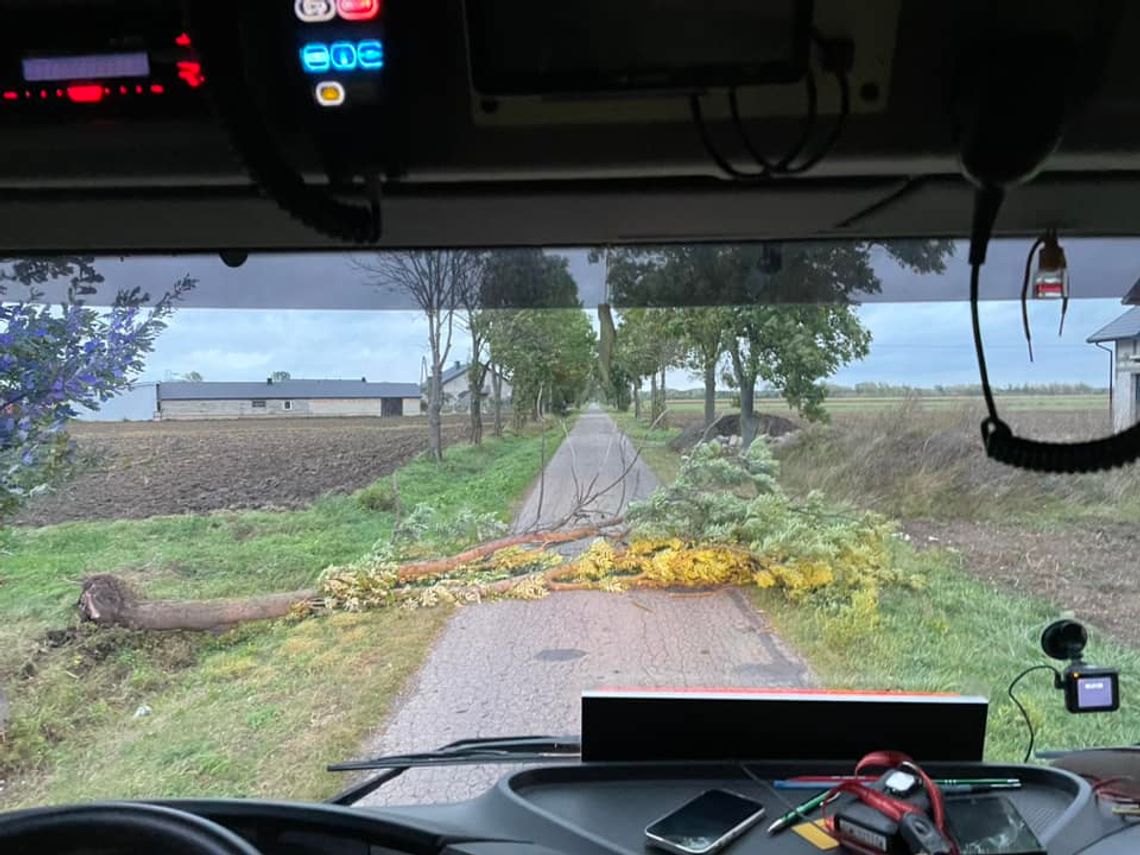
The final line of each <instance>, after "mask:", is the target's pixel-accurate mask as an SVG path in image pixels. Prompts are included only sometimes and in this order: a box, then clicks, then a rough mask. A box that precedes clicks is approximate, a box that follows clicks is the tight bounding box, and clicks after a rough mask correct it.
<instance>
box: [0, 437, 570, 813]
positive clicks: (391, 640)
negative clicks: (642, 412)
mask: <svg viewBox="0 0 1140 855" xmlns="http://www.w3.org/2000/svg"><path fill="white" fill-rule="evenodd" d="M562 436H563V434H562V431H561V429H553V430H548V431H547V433H546V441H545V444H546V457H547V459H549V458H550V456H551V455H552V454H553V453H554V451H555V450H556V449H557V446H558V443H559V441H560V440H561V438H562ZM541 442H542V440H541V438H540V437H539V436H538V435H536V434H535V433H534V432H533V431H528V432H526V433H525V434H524V435H511V436H507V437H505V438H503V439H501V440H494V439H489V440H487V441H486V442H485V443H484V445H483V446H482V447H479V448H475V447H471V446H460V447H454V448H450V449H448V452H447V456H446V459H445V461H444V463H443V464H442V465H436V464H435V463H433V462H431V461H430V460H428V459H424V458H421V459H417V460H415V461H413V462H411V463H410V464H408V465H406V466H404V467H403V468H402V469H401V470H400V471H399V473H398V477H397V478H396V484H398V495H399V504H400V506H401V508H402V509H403V512H404V513H407V512H408V511H410V510H411V509H412V508H414V507H415V505H416V504H419V503H421V502H423V503H427V504H429V505H430V506H431V507H433V508H434V509H435V510H436V511H437V513H438V515H439V518H441V519H443V520H446V519H447V518H448V517H450V516H453V515H455V514H456V513H457V512H459V511H460V510H465V509H469V510H471V511H474V512H477V513H492V514H495V515H497V516H498V517H499V518H500V519H501V520H503V521H504V522H506V521H509V520H510V518H511V517H512V516H513V513H514V510H515V507H516V505H517V504H518V502H519V501H521V498H522V496H523V494H524V493H525V491H526V489H527V487H528V486H529V485H530V484H531V483H532V481H533V480H534V478H535V477H536V476H537V474H538V470H539V460H540V456H539V449H540V445H541ZM386 480H388V479H386ZM390 483H391V482H390V481H389V484H390ZM382 489H386V488H379V487H377V485H373V486H372V487H370V488H366V489H365V490H364V491H361V492H360V493H358V494H354V495H351V496H329V497H326V498H323V499H321V500H319V501H317V502H316V503H315V504H314V505H313V506H312V507H310V508H308V509H306V510H300V511H280V512H276V511H249V512H235V513H213V514H207V515H199V516H189V515H188V516H177V517H161V518H152V519H149V520H131V521H117V522H98V523H70V524H65V525H58V526H51V527H46V528H41V529H10V530H7V531H4V532H3V533H2V538H0V550H3V553H2V554H3V562H2V564H0V616H2V617H3V622H2V624H0V682H2V684H3V685H4V687H5V689H6V691H7V693H8V697H9V701H10V703H11V706H12V721H11V724H10V727H9V729H8V732H7V733H6V734H5V738H4V740H3V741H2V742H0V779H3V778H5V777H7V778H8V784H7V785H6V786H5V787H4V789H3V791H2V792H0V802H2V803H5V804H16V803H33V802H36V801H43V800H45V799H46V800H58V801H66V800H72V799H75V798H86V797H89V796H95V795H101V796H128V795H143V794H156V795H157V794H163V795H177V794H187V795H188V794H198V793H202V794H228V795H237V794H255V793H256V794H263V795H265V794H273V795H277V796H280V797H291V798H315V797H318V796H321V795H327V794H328V792H329V790H330V788H331V787H332V786H333V785H334V784H335V783H336V782H334V781H332V779H331V778H329V777H328V776H324V775H323V773H319V770H320V768H321V764H322V763H324V762H327V761H328V760H330V759H335V758H336V757H337V756H340V755H343V754H347V753H351V752H352V751H353V750H355V748H356V747H357V743H358V742H359V740H360V738H361V737H362V736H363V734H364V733H365V732H367V730H368V729H369V728H370V727H374V726H376V725H377V724H378V723H379V722H380V719H381V716H382V714H383V712H384V711H385V710H386V708H387V698H389V697H390V696H391V694H392V693H393V692H394V691H395V690H396V689H398V687H399V686H400V684H401V682H402V681H403V679H404V678H405V677H406V676H407V675H408V674H409V673H411V671H412V670H414V668H415V666H416V665H417V664H418V663H419V661H420V660H421V658H422V656H423V655H424V652H425V651H426V648H427V645H428V644H429V643H430V640H431V638H432V637H433V635H434V632H435V631H436V629H437V628H438V627H439V626H440V625H441V623H442V621H443V620H444V619H445V611H446V610H444V611H438V612H437V611H433V612H431V613H430V614H428V613H424V614H422V615H420V614H418V613H417V614H414V615H413V614H410V613H405V612H396V611H392V612H381V613H377V614H370V615H360V616H347V615H334V616H330V617H325V618H315V619H312V620H309V621H305V622H303V623H300V624H291V623H289V622H276V623H266V624H251V625H249V626H248V627H246V628H242V629H240V630H238V631H237V632H235V633H230V634H227V635H224V636H221V637H219V638H214V637H212V636H206V635H203V634H197V635H196V634H189V633H158V634H146V633H135V632H130V631H127V630H120V629H110V630H107V629H98V630H97V629H93V628H91V627H89V626H86V627H85V626H79V627H75V620H76V619H75V612H74V605H75V601H76V599H77V596H78V591H79V583H80V581H81V580H82V578H83V577H84V576H85V575H87V574H89V573H95V572H110V573H115V574H117V575H119V576H121V577H122V578H124V579H126V580H127V581H129V582H130V583H131V585H132V586H133V587H134V588H135V589H136V590H137V591H138V592H139V593H140V594H142V595H143V596H146V597H149V598H172V599H196V598H212V597H225V596H242V595H248V594H256V593H267V592H274V591H288V590H295V589H299V588H303V587H307V586H310V585H311V584H312V583H313V582H314V581H315V580H316V577H317V575H318V574H319V573H320V571H321V570H322V569H324V568H325V567H326V566H328V565H330V564H336V563H344V562H348V561H352V560H354V559H356V558H359V557H361V556H362V555H363V554H366V553H367V552H368V551H369V550H370V549H371V548H372V546H373V544H374V543H376V542H377V541H378V540H381V539H384V538H387V537H388V536H389V535H390V534H391V531H392V528H393V526H394V524H395V520H396V510H395V508H393V509H392V510H387V511H377V510H372V509H370V508H375V507H377V503H376V502H375V501H374V496H375V494H376V493H377V492H380V491H381V490H382ZM370 497H372V498H370ZM381 504H382V503H381ZM67 627H72V629H70V630H68V631H67V632H66V633H62V634H61V633H59V632H58V630H60V629H63V628H67ZM53 628H54V630H56V631H57V632H55V634H49V633H48V631H49V630H53ZM143 703H145V704H147V705H149V706H151V707H152V708H153V709H154V710H155V713H154V715H152V716H148V717H144V718H140V719H133V718H131V715H132V714H133V712H134V711H135V709H136V708H137V707H138V705H140V704H143ZM262 735H263V736H264V738H262ZM171 746H175V747H171ZM177 746H181V747H177ZM290 746H293V749H290ZM310 767H311V769H310ZM96 769H97V770H98V773H97V774H96V773H94V772H92V771H91V770H96ZM314 770H315V771H314Z"/></svg>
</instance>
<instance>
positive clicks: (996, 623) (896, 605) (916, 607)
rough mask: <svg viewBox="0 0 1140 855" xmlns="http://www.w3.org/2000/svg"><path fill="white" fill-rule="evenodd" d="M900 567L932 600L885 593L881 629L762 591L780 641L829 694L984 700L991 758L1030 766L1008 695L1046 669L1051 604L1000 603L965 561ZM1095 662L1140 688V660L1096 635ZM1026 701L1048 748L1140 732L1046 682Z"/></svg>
mask: <svg viewBox="0 0 1140 855" xmlns="http://www.w3.org/2000/svg"><path fill="white" fill-rule="evenodd" d="M899 553H900V554H899V560H900V561H904V562H908V563H910V564H912V565H913V571H914V572H916V573H919V574H920V575H922V576H923V577H924V578H925V579H926V585H925V587H924V589H923V590H920V591H910V590H905V589H891V590H888V591H884V592H883V594H882V598H881V601H880V606H879V613H880V614H879V618H878V623H877V624H874V625H863V626H851V625H850V624H839V623H836V622H835V621H834V620H833V618H832V617H831V616H830V615H829V614H828V613H826V612H825V611H822V610H819V609H813V608H811V607H809V606H802V605H799V606H797V605H792V604H790V603H788V602H787V601H786V600H784V599H782V598H780V597H779V596H778V595H774V594H772V593H771V592H768V591H757V593H756V597H757V602H758V603H759V605H760V606H761V607H762V608H763V609H764V610H765V612H767V614H768V615H769V617H770V618H771V620H772V622H773V624H774V626H775V628H776V630H777V631H778V632H779V634H780V635H781V636H782V637H783V638H785V639H786V640H787V641H788V642H789V643H791V644H792V645H793V646H794V647H795V648H796V649H798V650H799V651H800V652H801V653H802V654H803V655H804V656H805V658H806V659H807V660H808V662H809V663H810V665H811V668H812V670H813V672H814V673H815V675H816V678H817V680H818V681H819V683H820V684H821V685H824V686H828V687H834V688H861V689H872V688H873V689H895V690H911V691H933V692H957V693H965V694H979V695H983V696H985V697H988V698H989V699H990V718H989V727H988V730H987V736H986V757H987V759H989V760H991V761H1016V762H1020V761H1021V759H1022V757H1023V755H1024V753H1025V749H1026V746H1027V744H1028V732H1027V731H1026V729H1025V724H1024V722H1023V721H1022V719H1021V716H1020V713H1018V711H1017V709H1016V707H1014V705H1013V703H1012V702H1011V701H1010V700H1009V697H1008V695H1007V694H1006V688H1007V687H1008V685H1009V682H1010V680H1012V679H1013V678H1014V677H1015V676H1016V675H1017V674H1018V673H1020V672H1021V671H1022V670H1023V669H1024V668H1027V667H1029V666H1030V665H1036V664H1042V663H1044V662H1045V661H1046V660H1045V659H1044V657H1043V654H1042V653H1041V650H1040V647H1039V646H1038V635H1039V633H1040V631H1041V628H1042V627H1043V626H1045V625H1046V624H1047V623H1049V622H1050V621H1051V620H1053V619H1055V618H1057V617H1058V614H1057V610H1056V608H1055V607H1053V606H1051V605H1050V604H1049V603H1046V602H1043V601H1039V600H1033V599H1030V598H1022V597H1012V596H1007V595H1004V594H1000V593H996V592H995V591H993V590H992V589H991V588H989V587H987V586H986V585H984V584H982V583H981V582H978V581H976V580H975V579H973V578H971V577H970V576H969V575H968V574H966V573H965V572H963V571H962V570H961V569H960V562H961V559H960V557H959V556H957V555H955V554H953V553H949V552H945V551H935V550H931V551H925V552H921V553H916V552H914V551H913V550H911V549H909V548H908V547H904V546H901V545H900V546H899ZM1088 650H1089V651H1090V653H1091V656H1090V659H1091V660H1092V661H1096V662H1103V663H1111V664H1112V665H1113V666H1114V667H1119V668H1120V670H1121V684H1122V689H1121V693H1122V694H1124V693H1126V692H1128V691H1129V689H1128V687H1129V686H1131V685H1135V684H1136V683H1137V681H1138V680H1140V653H1137V652H1136V651H1133V650H1130V649H1127V648H1124V647H1122V646H1120V645H1118V644H1115V643H1112V642H1110V641H1108V640H1107V639H1106V638H1105V637H1104V636H1103V635H1101V634H1099V633H1097V632H1096V631H1095V630H1093V632H1092V639H1091V641H1090V644H1089V648H1088ZM1017 695H1018V698H1019V699H1020V700H1021V702H1022V703H1023V704H1024V705H1025V707H1026V709H1027V710H1028V711H1029V714H1030V717H1031V718H1032V720H1033V722H1034V726H1035V727H1036V728H1037V747H1038V748H1077V747H1090V746H1094V745H1126V744H1131V743H1133V742H1135V741H1136V734H1137V733H1138V732H1140V709H1137V708H1136V707H1131V708H1130V707H1127V706H1125V707H1122V708H1121V710H1120V711H1119V712H1116V713H1108V714H1103V715H1084V716H1074V715H1070V714H1068V713H1067V712H1066V711H1065V707H1064V699H1063V698H1062V696H1061V693H1060V692H1058V691H1056V690H1054V689H1053V684H1052V678H1051V677H1050V676H1049V675H1048V674H1047V673H1045V672H1039V673H1035V674H1032V675H1030V676H1029V677H1027V678H1026V679H1025V680H1023V681H1022V682H1021V684H1019V686H1018V688H1017Z"/></svg>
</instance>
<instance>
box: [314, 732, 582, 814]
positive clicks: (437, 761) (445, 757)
mask: <svg viewBox="0 0 1140 855" xmlns="http://www.w3.org/2000/svg"><path fill="white" fill-rule="evenodd" d="M581 756H582V743H581V741H580V740H579V739H578V737H576V736H512V737H507V738H494V737H492V738H484V739H460V740H459V741H458V742H452V743H450V744H449V745H445V746H443V747H442V748H439V749H436V750H435V751H423V752H419V753H413V754H388V755H385V756H382V757H373V758H372V759H369V760H348V761H345V762H343V763H334V764H332V765H331V766H328V767H327V769H328V771H330V772H366V771H375V770H384V771H383V772H382V773H381V774H379V775H376V776H375V777H373V778H369V779H368V780H366V781H362V782H361V783H359V784H357V785H355V786H353V787H349V788H348V789H347V790H344V791H343V792H340V793H338V794H337V795H335V796H333V797H332V798H331V799H329V800H328V801H329V803H330V804H337V805H350V804H352V803H354V802H356V801H359V800H360V799H362V798H364V796H366V795H368V794H369V793H371V792H372V791H374V790H377V789H379V788H380V787H382V786H384V784H386V783H388V782H389V781H391V780H392V779H393V778H397V777H399V776H400V775H402V774H404V772H406V771H408V770H409V769H415V768H422V767H426V766H476V765H484V764H491V763H543V762H550V761H554V760H563V761H564V760H574V759H578V758H580V757H581Z"/></svg>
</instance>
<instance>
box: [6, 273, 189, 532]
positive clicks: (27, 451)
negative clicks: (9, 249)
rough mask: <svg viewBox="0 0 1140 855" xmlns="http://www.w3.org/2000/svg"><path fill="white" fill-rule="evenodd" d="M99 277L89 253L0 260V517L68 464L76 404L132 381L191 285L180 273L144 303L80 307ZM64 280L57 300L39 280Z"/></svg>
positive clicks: (133, 294) (133, 298)
mask: <svg viewBox="0 0 1140 855" xmlns="http://www.w3.org/2000/svg"><path fill="white" fill-rule="evenodd" d="M101 282H103V277H102V275H100V274H99V273H98V271H97V270H96V269H95V266H94V262H93V259H92V258H90V257H72V258H52V259H20V260H15V261H4V262H0V518H2V517H3V516H5V515H6V514H8V513H10V512H11V511H13V510H14V509H16V508H17V507H19V506H20V505H21V504H22V503H23V502H24V501H25V500H26V499H27V498H28V497H30V496H33V495H35V494H36V493H39V492H42V491H44V490H46V489H49V488H50V487H51V486H52V485H53V484H54V483H56V482H58V481H59V480H60V479H62V478H64V477H66V476H67V475H68V474H69V473H70V472H71V471H72V469H73V466H74V453H73V452H74V449H73V444H72V442H71V440H70V439H69V437H68V435H67V430H66V428H67V424H68V421H69V420H71V419H73V418H74V417H75V416H76V414H77V409H76V408H77V407H90V408H93V409H98V407H99V406H100V405H101V404H102V403H103V402H105V401H107V400H109V399H110V398H112V397H114V396H115V395H117V394H118V393H120V392H122V391H124V390H126V389H127V388H128V387H129V386H130V383H131V381H132V379H133V378H134V377H135V376H136V375H137V374H138V373H139V371H141V370H142V368H143V363H144V359H145V356H146V354H147V353H149V352H150V351H151V349H152V348H153V347H154V342H155V339H156V337H157V336H158V334H159V333H160V332H161V331H162V330H163V328H164V327H165V326H166V320H167V318H168V317H169V316H170V313H171V312H172V311H173V308H174V304H175V303H176V302H177V301H178V300H179V299H181V297H182V296H183V295H184V294H185V293H186V292H187V291H189V290H190V289H191V288H193V287H194V285H195V282H194V280H192V279H190V278H183V279H181V280H179V281H178V282H176V283H175V284H174V286H173V287H172V288H171V290H170V291H168V292H167V293H166V294H165V295H164V296H163V297H162V299H160V300H159V301H158V302H157V303H155V304H154V305H153V306H151V307H150V308H143V304H145V303H147V302H148V301H149V299H150V298H149V295H147V294H145V293H143V292H142V291H141V290H140V289H137V288H136V289H134V290H131V291H120V292H119V293H118V295H117V297H116V300H115V302H114V304H113V305H112V306H110V307H105V308H102V309H94V308H91V307H89V306H87V305H85V304H84V299H85V298H86V297H89V296H90V295H92V294H93V293H95V290H96V287H97V285H98V284H100V283H101ZM61 283H66V286H67V288H66V296H65V297H64V300H63V302H62V304H61V305H54V306H52V305H48V304H47V303H45V302H43V292H42V291H41V290H40V287H41V286H49V287H55V286H58V285H60V284H61ZM10 288H11V289H12V291H15V290H19V291H20V293H18V294H16V293H12V292H11V291H10V290H9V289H10Z"/></svg>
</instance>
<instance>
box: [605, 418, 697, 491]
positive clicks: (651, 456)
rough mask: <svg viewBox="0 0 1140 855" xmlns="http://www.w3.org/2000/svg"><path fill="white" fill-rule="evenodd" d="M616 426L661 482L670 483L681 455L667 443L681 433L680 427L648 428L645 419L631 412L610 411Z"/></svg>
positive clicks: (678, 466) (679, 463)
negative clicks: (637, 450) (638, 451)
mask: <svg viewBox="0 0 1140 855" xmlns="http://www.w3.org/2000/svg"><path fill="white" fill-rule="evenodd" d="M610 416H611V417H612V418H613V420H614V422H615V423H616V424H617V426H618V428H620V429H621V430H622V432H624V433H625V435H626V436H628V437H629V439H630V442H632V443H633V447H634V448H636V449H639V450H640V452H641V459H642V460H644V461H645V463H646V465H647V466H649V468H650V469H652V470H653V474H654V475H656V476H657V480H659V481H660V482H661V483H663V484H669V483H672V481H673V480H674V479H675V478H676V477H677V471H678V469H680V466H681V455H680V454H678V453H677V452H676V451H673V449H671V448H670V447H669V443H670V442H671V441H672V440H674V439H676V438H677V436H678V435H679V434H680V433H681V429H680V428H650V426H649V425H648V424H647V422H646V420H645V419H641V420H638V419H635V418H634V416H633V412H632V411H631V412H628V413H621V412H617V411H614V410H611V411H610Z"/></svg>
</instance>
